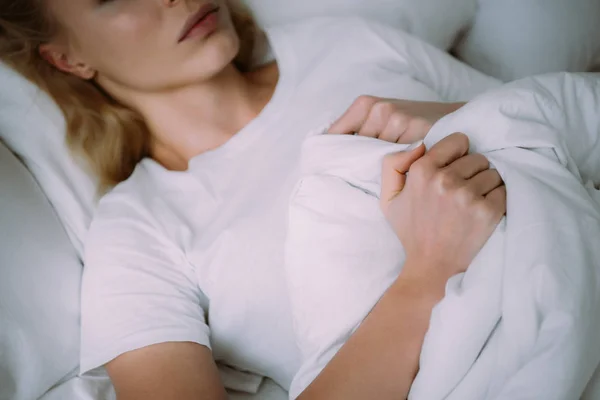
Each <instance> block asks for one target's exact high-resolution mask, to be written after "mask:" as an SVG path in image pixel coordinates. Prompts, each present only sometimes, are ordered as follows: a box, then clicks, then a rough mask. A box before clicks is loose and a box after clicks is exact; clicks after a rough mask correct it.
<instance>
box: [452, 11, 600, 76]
mask: <svg viewBox="0 0 600 400" xmlns="http://www.w3.org/2000/svg"><path fill="white" fill-rule="evenodd" d="M479 2H480V5H479V11H478V13H477V17H476V18H475V22H474V25H473V27H472V28H471V29H470V31H469V32H468V33H467V34H466V35H465V36H464V39H463V40H462V41H461V42H460V44H459V45H458V46H457V49H456V53H457V55H458V57H459V58H460V59H462V60H463V61H465V62H466V63H467V64H469V65H471V66H473V67H475V68H477V69H479V70H480V71H483V72H485V73H487V74H488V75H492V76H495V77H496V78H499V79H502V80H505V81H510V80H514V79H519V78H522V77H525V76H530V75H536V74H542V73H547V72H560V71H570V72H585V71H588V70H590V69H591V68H592V67H593V64H594V61H596V60H600V0H479Z"/></svg>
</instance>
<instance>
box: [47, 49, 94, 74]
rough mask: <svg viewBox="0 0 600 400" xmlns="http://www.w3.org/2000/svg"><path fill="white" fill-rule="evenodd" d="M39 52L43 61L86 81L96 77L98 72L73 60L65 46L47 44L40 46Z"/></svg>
mask: <svg viewBox="0 0 600 400" xmlns="http://www.w3.org/2000/svg"><path fill="white" fill-rule="evenodd" d="M39 52H40V55H41V56H42V58H43V59H45V60H46V61H47V62H48V63H50V64H51V65H53V66H54V67H56V68H57V69H58V70H60V71H62V72H65V73H67V74H71V75H75V76H77V77H79V78H81V79H85V80H89V79H92V78H94V76H96V71H95V70H94V69H93V68H91V67H90V66H89V65H87V64H85V63H84V62H81V61H78V60H76V59H73V58H71V57H70V56H69V54H68V50H67V49H66V48H65V47H64V46H60V45H58V44H54V43H47V44H43V45H41V46H40V48H39Z"/></svg>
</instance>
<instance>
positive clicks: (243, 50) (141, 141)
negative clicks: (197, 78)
mask: <svg viewBox="0 0 600 400" xmlns="http://www.w3.org/2000/svg"><path fill="white" fill-rule="evenodd" d="M42 1H43V0H2V1H1V3H0V59H1V60H2V61H4V62H5V63H6V64H8V65H9V66H11V67H12V68H13V69H15V70H16V71H17V72H19V73H20V74H22V75H23V76H25V77H26V78H27V79H29V80H30V81H32V82H33V83H34V84H36V85H37V86H38V87H39V88H40V89H42V90H43V91H45V92H46V93H48V94H49V95H50V96H51V97H52V98H53V99H54V101H55V102H56V103H57V104H58V106H59V107H60V109H61V110H62V112H63V114H64V117H65V120H66V123H67V143H68V145H69V147H70V148H71V150H72V151H73V152H75V153H77V154H80V153H82V154H83V155H84V156H85V158H86V159H87V161H88V162H89V165H90V167H91V169H92V170H93V171H94V173H96V174H97V175H98V178H99V180H100V184H101V188H99V189H102V190H104V189H108V188H110V187H112V186H114V185H116V184H117V183H119V182H122V181H124V180H126V179H127V178H129V176H130V175H131V174H132V173H133V170H134V169H135V166H136V165H137V164H138V163H139V162H140V161H141V160H142V159H143V158H144V157H147V156H148V155H149V148H150V140H151V138H150V134H149V131H148V127H147V125H146V123H145V122H144V120H143V119H142V117H141V115H139V114H138V113H137V112H135V111H134V110H131V109H129V108H127V107H125V106H123V105H121V104H119V103H118V102H117V101H115V100H114V99H112V98H111V97H110V96H109V95H108V94H107V93H106V92H104V91H103V90H102V88H100V87H99V86H98V85H97V84H96V83H95V82H94V81H86V80H83V79H80V78H77V77H75V76H73V75H70V74H66V73H63V72H61V71H59V70H58V69H56V68H54V67H53V66H51V65H50V64H49V63H48V62H47V61H46V60H44V59H43V58H42V57H41V55H40V53H39V47H40V46H41V45H42V44H45V43H48V42H50V41H51V40H52V38H54V36H55V34H56V33H57V27H56V25H55V24H54V23H53V21H52V18H51V16H50V15H48V12H47V10H46V9H45V7H44V6H43V5H42ZM230 10H231V14H232V19H233V23H234V26H235V29H236V31H237V33H238V35H239V37H240V52H239V54H238V56H237V57H236V59H235V65H236V66H237V67H238V68H239V69H240V70H242V71H244V70H247V69H249V67H250V63H251V61H252V55H253V50H254V45H255V39H256V35H257V27H256V25H255V23H254V19H253V18H252V16H251V15H250V13H249V12H248V10H247V9H245V8H243V7H242V6H240V5H239V4H238V2H235V3H233V2H232V3H231V4H230Z"/></svg>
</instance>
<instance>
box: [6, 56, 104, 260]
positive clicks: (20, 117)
mask: <svg viewBox="0 0 600 400" xmlns="http://www.w3.org/2000/svg"><path fill="white" fill-rule="evenodd" d="M0 88H2V90H0V140H3V141H4V142H5V143H6V145H7V146H8V147H9V148H10V149H11V150H12V151H13V152H15V153H16V154H17V155H18V156H19V157H20V158H21V159H22V160H23V162H24V163H25V165H26V166H27V168H28V169H29V170H30V171H31V173H32V174H33V176H35V178H36V180H37V181H38V183H39V184H40V186H41V187H42V190H43V191H44V193H45V194H46V196H47V197H48V199H49V200H50V203H51V204H52V206H53V207H54V209H55V210H56V212H57V214H58V216H59V218H60V220H61V222H62V224H63V225H64V227H65V229H66V231H67V233H68V235H69V238H70V239H71V241H72V243H73V245H74V246H75V249H76V251H77V254H78V255H79V256H80V257H81V256H82V254H83V241H84V237H85V234H86V232H87V230H88V226H89V223H90V220H91V218H92V214H93V210H94V207H95V202H96V187H97V186H96V183H97V181H96V179H94V178H93V176H92V175H91V174H88V173H86V171H85V170H84V169H83V168H82V164H79V163H77V162H76V161H75V160H74V158H73V157H72V155H71V153H70V152H69V149H68V148H67V145H66V141H65V133H64V132H65V130H64V119H63V117H62V114H61V113H60V111H59V109H58V107H56V105H55V104H54V102H52V101H51V100H50V99H49V98H48V96H46V95H45V94H43V93H41V92H40V90H39V89H38V88H37V87H35V86H33V85H32V84H31V83H29V82H28V81H26V80H25V79H24V78H23V77H21V76H20V75H18V74H17V73H15V72H14V71H12V70H11V69H9V68H8V67H6V66H5V65H4V64H2V63H0Z"/></svg>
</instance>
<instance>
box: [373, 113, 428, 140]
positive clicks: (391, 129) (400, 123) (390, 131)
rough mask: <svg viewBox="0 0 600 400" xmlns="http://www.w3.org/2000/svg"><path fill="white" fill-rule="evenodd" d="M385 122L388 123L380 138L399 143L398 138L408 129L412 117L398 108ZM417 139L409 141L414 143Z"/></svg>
mask: <svg viewBox="0 0 600 400" xmlns="http://www.w3.org/2000/svg"><path fill="white" fill-rule="evenodd" d="M385 122H386V123H385V125H384V126H383V129H382V130H381V132H380V134H379V139H382V140H385V141H388V142H392V143H397V142H398V140H399V139H400V138H401V137H402V136H403V135H404V134H405V133H406V129H407V128H408V126H409V123H410V117H408V116H407V115H405V114H403V113H401V112H399V111H397V110H396V111H395V112H393V113H391V115H390V116H389V117H388V118H387V120H386V121H385ZM417 140H419V139H417ZM417 140H413V141H412V142H408V143H414V142H416V141H417ZM408 143H407V144H408Z"/></svg>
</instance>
